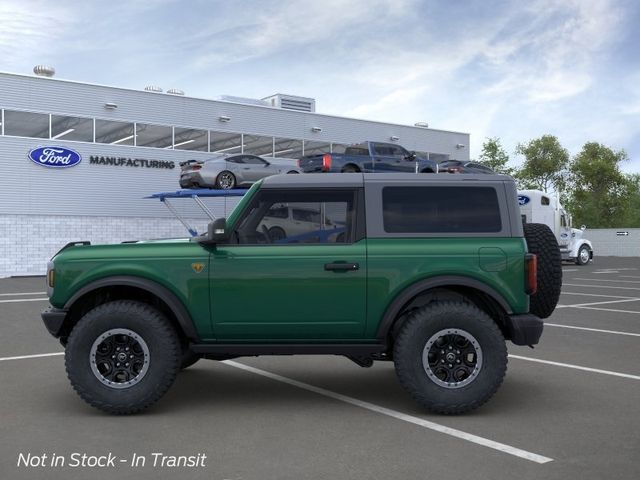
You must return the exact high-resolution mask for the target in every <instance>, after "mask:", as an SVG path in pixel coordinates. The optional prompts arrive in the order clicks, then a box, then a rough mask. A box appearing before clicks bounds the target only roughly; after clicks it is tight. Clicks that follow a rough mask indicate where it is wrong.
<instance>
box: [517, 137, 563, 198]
mask: <svg viewBox="0 0 640 480" xmlns="http://www.w3.org/2000/svg"><path fill="white" fill-rule="evenodd" d="M516 153H517V154H518V155H524V158H525V160H524V164H523V165H522V167H521V168H520V170H519V171H518V172H517V173H516V179H517V180H518V181H519V183H520V184H521V186H523V187H524V188H534V189H537V190H543V191H545V192H549V191H555V192H561V191H562V190H564V187H565V185H566V179H567V167H568V165H569V152H568V151H567V150H566V149H565V148H563V147H562V145H560V142H559V141H558V139H557V138H556V137H555V136H553V135H543V136H541V137H540V138H535V139H533V140H530V141H529V142H527V143H520V144H518V146H517V147H516Z"/></svg>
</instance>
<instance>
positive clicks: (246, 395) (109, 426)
mask: <svg viewBox="0 0 640 480" xmlns="http://www.w3.org/2000/svg"><path fill="white" fill-rule="evenodd" d="M43 287H44V279H43V278H12V279H1V280H0V385H1V386H2V387H1V388H0V479H14V478H15V479H20V478H28V479H37V478H47V479H51V478H65V479H66V478H68V479H76V478H78V479H87V478H119V479H128V478H136V479H139V478H154V479H155V478H203V479H205V478H206V479H215V480H217V479H220V480H222V479H245V480H246V479H297V480H299V479H327V478H336V479H342V478H345V479H346V478H349V479H371V478H385V479H390V478H392V479H396V478H397V479H413V478H426V479H439V480H448V479H463V478H469V479H485V478H486V479H489V478H491V479H512V478H518V479H519V480H525V479H540V478H545V479H574V478H580V479H598V480H602V479H638V478H640V457H639V453H640V259H638V258H613V257H608V258H605V257H601V258H597V259H596V261H595V262H594V263H592V264H590V265H587V266H584V267H578V266H574V265H565V267H564V286H563V294H562V297H561V300H560V306H559V308H558V309H557V310H556V312H555V313H554V315H553V316H552V317H551V318H549V319H548V320H547V326H546V328H545V332H544V334H543V337H542V340H541V343H540V345H539V346H537V347H536V348H535V350H531V349H529V348H527V347H516V346H513V345H511V344H509V353H510V356H511V357H510V359H509V368H508V373H507V377H506V379H505V382H504V384H503V385H502V387H501V389H500V390H499V391H498V393H497V394H496V396H495V397H494V398H493V399H492V400H491V401H490V402H489V403H488V404H487V405H485V406H484V407H482V408H481V409H479V410H477V411H475V412H473V413H471V414H467V415H463V416H457V417H443V416H438V415H430V414H427V413H425V412H424V411H422V410H420V408H419V407H418V406H417V404H415V403H414V402H413V401H412V399H411V398H410V397H409V395H408V394H406V393H405V392H404V391H403V390H402V388H401V387H400V385H399V383H398V382H397V380H396V377H395V372H394V369H393V365H392V364H390V363H386V362H384V363H382V362H378V363H377V364H375V365H374V366H373V367H372V368H369V369H363V368H360V367H358V366H356V365H355V364H354V363H352V362H351V361H349V360H347V359H345V358H341V357H325V356H309V357H260V358H251V359H246V358H243V359H238V360H234V361H232V362H226V363H218V362H213V361H201V362H199V363H197V364H196V365H195V366H193V367H191V368H189V369H188V370H186V371H184V372H183V373H181V374H180V375H179V377H178V379H177V381H176V383H175V384H174V386H173V387H172V388H171V390H170V391H169V393H168V394H167V395H166V396H165V397H164V398H163V399H162V400H161V401H160V402H159V403H158V404H157V405H156V406H155V407H154V408H152V410H150V411H149V412H147V413H145V414H142V415H137V416H131V417H116V416H109V415H106V414H103V413H101V412H99V411H97V410H94V409H92V408H91V407H89V406H88V405H86V404H85V403H84V402H83V401H82V400H81V399H80V398H79V397H78V396H77V395H76V394H75V393H74V392H73V390H72V389H71V387H70V385H69V383H68V381H67V378H66V374H65V371H64V361H63V357H62V356H61V355H60V354H58V353H59V352H61V351H62V348H61V346H60V344H59V343H58V342H57V341H56V340H55V339H53V338H52V337H50V336H49V334H48V333H47V332H46V330H45V328H44V326H43V325H42V322H41V320H40V317H39V313H40V311H41V310H42V309H43V308H45V306H46V305H47V301H46V296H45V295H44V294H43V291H44V288H43ZM41 354H55V355H49V356H37V355H41ZM29 453H30V454H31V455H32V457H31V462H34V463H36V462H37V458H36V456H41V455H42V454H47V459H45V461H44V463H45V466H33V467H27V466H24V465H22V466H20V467H19V466H18V461H19V458H20V454H23V456H26V455H28V454H29ZM73 453H78V454H83V453H85V454H87V455H96V456H99V455H107V454H109V453H111V454H112V455H115V456H116V457H117V459H118V460H116V461H115V466H113V467H110V466H105V467H102V468H100V467H71V466H69V463H70V462H69V460H70V458H71V455H72V454H73ZM154 453H162V454H164V455H176V456H177V455H185V456H193V457H194V461H195V457H196V456H197V458H199V459H200V460H198V461H199V462H201V463H203V464H204V465H200V464H199V465H196V466H192V467H185V466H181V467H170V466H167V463H170V462H169V461H168V460H167V462H166V463H165V466H155V467H154V466H153V460H154V458H157V459H158V462H159V461H160V459H161V458H162V457H159V456H153V454H154ZM202 454H204V455H206V459H203V457H202ZM55 455H57V456H59V457H64V458H65V459H66V461H67V464H66V465H65V466H64V467H62V466H57V467H55V466H50V463H51V458H55ZM133 455H137V456H138V457H137V458H140V457H143V458H144V459H145V460H146V463H145V465H144V466H137V467H136V466H133V463H134V461H132V460H131V458H132V456H133ZM75 458H78V461H80V460H79V457H75ZM119 459H124V460H126V462H119Z"/></svg>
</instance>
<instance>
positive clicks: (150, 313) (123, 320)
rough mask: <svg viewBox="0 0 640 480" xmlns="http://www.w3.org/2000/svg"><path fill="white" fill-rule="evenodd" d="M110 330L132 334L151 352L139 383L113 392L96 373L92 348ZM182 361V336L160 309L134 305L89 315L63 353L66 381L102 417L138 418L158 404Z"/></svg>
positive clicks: (118, 304)
mask: <svg viewBox="0 0 640 480" xmlns="http://www.w3.org/2000/svg"><path fill="white" fill-rule="evenodd" d="M112 329H128V330H130V331H133V332H135V333H136V334H137V335H138V336H139V337H140V338H142V339H143V340H144V342H145V344H146V345H147V346H148V349H149V363H148V370H147V371H146V373H145V375H144V377H142V378H141V380H140V381H139V382H138V383H136V384H134V385H131V386H129V387H127V388H121V389H115V388H112V387H110V386H107V385H106V384H104V383H103V382H101V381H100V380H99V379H98V377H97V376H96V374H94V372H93V371H92V368H91V361H90V353H91V350H92V346H93V344H94V342H96V341H97V339H98V338H100V336H101V335H103V334H104V333H105V332H108V331H109V330H112ZM181 360H182V349H181V346H180V340H179V338H178V335H177V333H176V331H175V329H174V328H173V326H172V325H171V323H170V322H169V320H167V318H166V317H165V316H164V315H163V314H162V313H161V312H160V311H159V310H157V309H156V308H154V307H152V306H151V305H148V304H146V303H142V302H136V301H133V300H117V301H113V302H108V303H104V304H102V305H99V306H97V307H95V308H94V309H92V310H90V311H89V312H87V313H86V314H85V315H84V316H83V317H82V318H81V319H80V320H79V321H78V323H76V325H75V326H74V327H73V330H72V331H71V334H70V335H69V341H68V343H67V346H66V352H65V366H66V370H67V376H68V377H69V380H70V382H71V385H72V386H73V388H74V390H75V391H76V392H77V393H78V395H80V397H81V398H82V399H83V400H84V401H86V402H87V403H88V404H89V405H91V406H93V407H95V408H98V409H100V410H102V411H104V412H107V413H112V414H119V415H126V414H133V413H138V412H140V411H142V410H145V409H146V408H148V407H150V406H151V405H153V404H154V403H155V402H157V401H158V400H159V399H160V398H161V397H162V396H163V395H164V394H165V393H166V392H167V390H168V389H169V387H170V386H171V384H172V383H173V381H174V380H175V378H176V375H177V373H178V370H179V369H180V363H181Z"/></svg>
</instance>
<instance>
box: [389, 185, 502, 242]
mask: <svg viewBox="0 0 640 480" xmlns="http://www.w3.org/2000/svg"><path fill="white" fill-rule="evenodd" d="M382 210H383V224H384V230H385V232H387V233H496V232H500V231H501V230H502V221H501V216H500V205H499V202H498V195H497V193H496V190H495V189H494V188H492V187H468V186H465V187H456V186H450V187H447V186H444V187H440V186H424V187H385V188H383V189H382Z"/></svg>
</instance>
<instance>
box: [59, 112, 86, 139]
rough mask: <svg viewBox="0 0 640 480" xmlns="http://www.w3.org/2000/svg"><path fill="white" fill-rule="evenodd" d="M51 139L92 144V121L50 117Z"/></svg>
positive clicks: (61, 116)
mask: <svg viewBox="0 0 640 480" xmlns="http://www.w3.org/2000/svg"><path fill="white" fill-rule="evenodd" d="M51 139H52V140H53V139H60V140H74V141H76V142H93V119H91V118H79V117H67V116H63V115H51Z"/></svg>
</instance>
